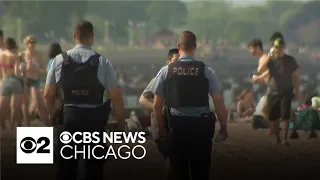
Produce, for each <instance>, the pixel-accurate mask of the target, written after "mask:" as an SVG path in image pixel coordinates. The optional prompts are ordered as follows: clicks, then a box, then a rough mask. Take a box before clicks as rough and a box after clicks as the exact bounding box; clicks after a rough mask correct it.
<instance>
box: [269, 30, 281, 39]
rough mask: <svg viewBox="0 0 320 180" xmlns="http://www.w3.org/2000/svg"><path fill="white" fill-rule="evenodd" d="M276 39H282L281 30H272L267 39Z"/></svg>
mask: <svg viewBox="0 0 320 180" xmlns="http://www.w3.org/2000/svg"><path fill="white" fill-rule="evenodd" d="M276 39H284V38H283V35H282V33H281V32H279V31H276V32H274V33H273V34H272V35H271V36H270V39H269V40H270V42H273V41H275V40H276Z"/></svg>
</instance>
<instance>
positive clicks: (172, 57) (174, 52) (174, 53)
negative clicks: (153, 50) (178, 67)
mask: <svg viewBox="0 0 320 180" xmlns="http://www.w3.org/2000/svg"><path fill="white" fill-rule="evenodd" d="M178 59H179V50H178V49H177V48H173V49H170V50H169V52H168V58H167V63H168V64H169V63H172V62H174V61H176V60H178Z"/></svg>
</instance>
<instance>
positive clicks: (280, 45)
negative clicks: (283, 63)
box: [273, 38, 286, 57]
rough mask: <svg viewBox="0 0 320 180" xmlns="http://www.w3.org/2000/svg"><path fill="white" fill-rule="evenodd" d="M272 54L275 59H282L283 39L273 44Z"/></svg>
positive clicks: (284, 44)
mask: <svg viewBox="0 0 320 180" xmlns="http://www.w3.org/2000/svg"><path fill="white" fill-rule="evenodd" d="M273 47H274V54H275V56H276V57H282V56H283V55H284V50H285V48H286V43H285V42H284V40H283V39H280V38H279V39H276V40H275V41H274V42H273Z"/></svg>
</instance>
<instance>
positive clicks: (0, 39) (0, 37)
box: [0, 29, 3, 44]
mask: <svg viewBox="0 0 320 180" xmlns="http://www.w3.org/2000/svg"><path fill="white" fill-rule="evenodd" d="M2 42H3V31H2V30H1V29H0V44H1V43H2Z"/></svg>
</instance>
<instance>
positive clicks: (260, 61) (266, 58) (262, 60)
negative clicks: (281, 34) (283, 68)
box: [259, 54, 270, 64]
mask: <svg viewBox="0 0 320 180" xmlns="http://www.w3.org/2000/svg"><path fill="white" fill-rule="evenodd" d="M269 58H270V55H269V54H263V55H262V56H261V57H260V59H259V64H261V63H263V62H265V61H267V60H268V59H269Z"/></svg>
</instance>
